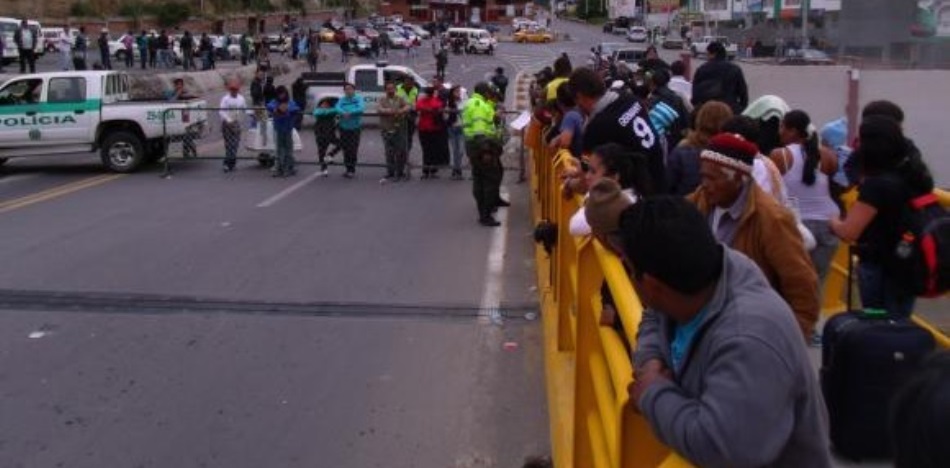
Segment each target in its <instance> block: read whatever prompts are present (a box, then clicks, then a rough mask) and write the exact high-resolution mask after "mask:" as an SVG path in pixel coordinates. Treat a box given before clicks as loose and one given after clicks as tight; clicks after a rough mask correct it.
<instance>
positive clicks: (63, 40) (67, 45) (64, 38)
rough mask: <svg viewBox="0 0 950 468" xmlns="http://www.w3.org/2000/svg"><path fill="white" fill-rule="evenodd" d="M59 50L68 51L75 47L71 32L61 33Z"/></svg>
mask: <svg viewBox="0 0 950 468" xmlns="http://www.w3.org/2000/svg"><path fill="white" fill-rule="evenodd" d="M58 46H59V51H60V52H63V53H68V52H69V51H70V50H71V49H72V48H73V43H72V41H71V40H70V38H69V34H67V33H66V31H63V32H61V33H59V44H58Z"/></svg>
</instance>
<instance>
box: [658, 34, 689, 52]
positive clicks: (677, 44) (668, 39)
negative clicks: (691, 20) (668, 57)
mask: <svg viewBox="0 0 950 468" xmlns="http://www.w3.org/2000/svg"><path fill="white" fill-rule="evenodd" d="M659 42H660V47H663V48H664V49H669V50H683V46H684V45H685V44H686V41H684V40H683V38H682V37H678V36H665V37H663V38H662V39H661V40H660V41H659Z"/></svg>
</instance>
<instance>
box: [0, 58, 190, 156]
mask: <svg viewBox="0 0 950 468" xmlns="http://www.w3.org/2000/svg"><path fill="white" fill-rule="evenodd" d="M129 87H130V82H129V76H128V75H127V74H125V73H121V72H113V71H74V72H55V73H36V74H29V75H21V76H17V77H15V78H11V79H9V80H7V81H6V82H5V83H3V84H2V85H0V164H2V163H4V162H6V161H7V159H8V158H19V157H33V156H49V155H56V154H73V153H89V152H93V151H98V152H99V154H100V156H101V158H102V163H103V164H105V166H106V167H107V168H109V169H110V170H112V171H115V172H132V171H134V170H136V169H137V168H138V167H139V166H141V165H142V163H144V162H146V161H147V160H149V159H158V158H160V157H161V156H162V155H163V154H164V149H165V142H166V141H167V140H166V137H170V138H175V137H179V138H180V137H182V136H184V135H185V134H187V133H189V132H194V131H196V130H197V129H199V128H201V126H202V125H204V123H205V121H206V120H207V115H206V111H205V110H204V109H205V108H206V107H207V104H206V103H205V101H204V100H201V99H188V100H180V101H166V100H164V99H157V100H133V99H130V98H129Z"/></svg>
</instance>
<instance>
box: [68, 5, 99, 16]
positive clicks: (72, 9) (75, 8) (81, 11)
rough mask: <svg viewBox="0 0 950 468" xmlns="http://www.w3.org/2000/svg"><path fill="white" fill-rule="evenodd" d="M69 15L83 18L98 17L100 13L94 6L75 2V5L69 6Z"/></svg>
mask: <svg viewBox="0 0 950 468" xmlns="http://www.w3.org/2000/svg"><path fill="white" fill-rule="evenodd" d="M69 14H70V16H80V17H82V16H96V15H97V14H98V12H97V11H96V9H95V8H93V6H92V5H90V4H88V3H86V2H82V1H78V2H73V4H72V5H70V6H69Z"/></svg>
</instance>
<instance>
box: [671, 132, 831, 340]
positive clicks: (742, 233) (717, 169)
mask: <svg viewBox="0 0 950 468" xmlns="http://www.w3.org/2000/svg"><path fill="white" fill-rule="evenodd" d="M757 153H758V148H757V147H756V146H755V144H753V143H751V142H749V141H746V140H745V139H743V138H742V137H741V136H739V135H736V134H731V133H721V134H719V135H716V136H714V137H713V138H712V139H711V140H710V141H709V146H708V147H707V149H706V150H704V151H703V152H702V153H700V177H701V180H702V182H701V183H700V186H699V189H697V190H696V192H694V193H693V194H692V195H690V196H689V197H688V199H689V200H690V201H692V202H693V203H695V204H696V206H697V208H699V211H700V212H702V213H703V215H705V216H706V219H707V220H708V221H709V225H710V227H711V228H712V232H713V235H714V236H715V237H716V239H717V240H718V241H719V242H721V243H723V244H725V245H727V246H729V247H732V248H733V249H735V250H738V251H739V252H742V253H744V254H745V255H746V256H748V257H749V258H751V259H752V261H754V262H755V263H756V264H757V265H758V266H759V268H760V269H762V272H763V273H764V274H765V277H766V278H767V279H768V280H769V283H770V284H771V285H772V287H773V288H774V289H775V290H776V291H777V292H778V294H779V295H780V296H782V298H783V299H785V302H787V303H788V305H789V306H790V307H791V308H792V311H793V312H794V313H795V319H796V320H797V321H798V325H799V327H801V330H802V335H803V337H804V339H806V340H810V339H811V336H812V332H813V330H814V327H815V323H816V322H817V321H818V314H819V307H820V306H819V301H818V276H817V274H816V273H815V269H814V268H813V267H812V265H811V260H810V259H809V257H808V252H807V251H806V250H805V246H804V243H803V241H802V236H801V234H800V233H799V231H798V227H797V223H796V221H795V216H794V215H793V214H792V213H791V212H790V211H789V210H787V209H786V208H785V207H783V206H781V205H779V204H778V202H777V201H775V199H774V198H772V197H771V196H769V195H768V194H767V193H765V192H764V191H763V190H762V189H761V188H759V186H758V184H756V183H754V181H753V179H752V175H751V174H752V163H753V159H754V158H755V155H756V154H757Z"/></svg>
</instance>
